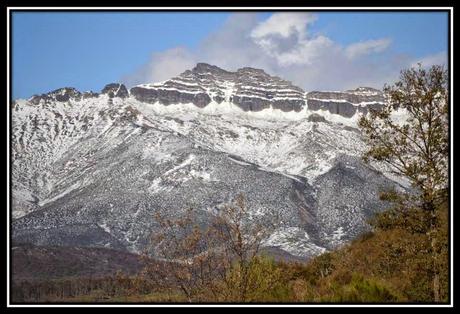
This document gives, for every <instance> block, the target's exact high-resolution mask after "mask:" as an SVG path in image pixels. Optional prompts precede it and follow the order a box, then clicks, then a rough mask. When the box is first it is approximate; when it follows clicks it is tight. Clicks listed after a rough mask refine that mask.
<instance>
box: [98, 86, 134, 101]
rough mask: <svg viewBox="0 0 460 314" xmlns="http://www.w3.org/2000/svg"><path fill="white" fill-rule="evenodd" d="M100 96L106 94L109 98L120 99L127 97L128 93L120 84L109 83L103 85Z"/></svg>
mask: <svg viewBox="0 0 460 314" xmlns="http://www.w3.org/2000/svg"><path fill="white" fill-rule="evenodd" d="M101 94H107V95H109V97H111V98H113V97H120V98H126V97H129V92H128V90H127V89H126V86H125V85H123V84H120V83H110V84H107V85H105V87H104V88H103V89H102V91H101Z"/></svg>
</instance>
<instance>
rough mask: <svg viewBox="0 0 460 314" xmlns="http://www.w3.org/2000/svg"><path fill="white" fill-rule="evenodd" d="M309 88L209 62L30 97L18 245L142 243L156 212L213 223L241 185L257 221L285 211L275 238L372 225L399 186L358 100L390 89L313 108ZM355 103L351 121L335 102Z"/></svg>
mask: <svg viewBox="0 0 460 314" xmlns="http://www.w3.org/2000/svg"><path fill="white" fill-rule="evenodd" d="M308 95H309V94H308V93H305V92H303V91H302V90H301V89H300V88H298V87H295V86H293V85H292V84H291V83H289V82H287V81H284V80H282V79H280V78H277V77H272V76H269V75H268V74H266V73H265V72H264V71H262V70H257V69H251V68H243V69H240V70H238V71H236V72H228V71H225V70H222V69H219V68H217V67H214V66H210V65H206V64H198V65H197V67H195V68H194V69H192V70H190V71H186V72H184V73H183V74H181V75H180V76H179V77H178V78H174V79H172V80H169V81H166V82H163V83H159V84H150V85H141V86H138V87H134V88H132V89H130V90H129V91H128V90H127V89H126V88H125V87H124V86H123V85H121V84H116V83H115V84H109V85H107V86H106V87H105V88H104V89H103V91H102V92H101V93H100V94H96V93H90V92H87V93H80V92H78V91H76V90H75V89H72V88H63V89H59V90H57V91H54V92H51V93H49V94H45V95H40V96H34V97H32V98H31V99H29V100H27V101H26V100H19V101H17V102H15V103H14V105H13V107H12V118H13V119H12V146H11V147H12V152H13V160H12V172H13V180H12V183H13V217H14V218H15V219H14V221H13V241H14V242H17V243H33V244H36V245H61V246H79V245H80V246H89V247H108V248H114V249H121V250H127V251H131V252H139V251H142V250H143V249H144V248H145V247H146V244H147V242H148V241H149V235H150V233H151V232H152V231H154V230H155V228H156V227H157V226H156V224H155V221H154V219H153V215H154V213H156V212H162V213H167V214H168V215H171V216H177V215H179V214H180V213H181V212H182V211H183V210H185V209H187V208H189V207H191V208H193V209H195V210H196V211H197V212H198V214H199V216H200V217H201V218H200V221H202V222H203V223H206V221H207V220H208V219H210V217H211V215H212V212H213V210H215V209H217V208H220V206H222V205H223V204H226V203H229V202H231V201H232V200H233V199H234V197H235V196H236V195H237V194H239V193H243V194H244V195H245V197H246V199H247V206H248V208H249V209H250V211H251V212H250V216H251V217H252V218H253V219H262V218H269V217H270V216H276V217H281V221H280V226H279V228H278V229H277V230H274V232H273V234H272V235H271V236H270V237H269V238H268V239H267V240H266V242H265V245H266V246H267V247H273V248H277V249H281V250H284V251H285V252H287V253H289V254H292V255H295V256H302V257H309V256H313V255H317V254H319V253H321V252H323V251H324V250H329V249H332V248H334V247H336V246H337V245H340V244H341V243H344V241H348V240H350V239H352V238H353V237H355V236H356V235H358V234H359V233H361V232H363V231H364V230H367V228H368V226H367V224H366V219H367V218H369V217H370V216H372V214H373V213H374V212H375V211H378V210H380V209H382V208H383V206H384V204H383V203H382V202H381V201H380V200H379V199H378V191H380V190H381V189H382V188H390V187H392V186H395V184H396V183H395V182H393V181H391V180H389V179H388V178H387V177H385V176H384V175H382V173H380V172H379V171H377V170H375V169H373V168H370V167H368V166H366V165H363V164H362V162H361V161H360V158H359V155H360V154H361V152H362V151H363V149H364V144H363V142H362V140H361V138H360V134H359V131H358V130H357V129H356V127H355V123H356V120H357V118H358V117H359V114H360V113H362V112H363V109H359V108H367V106H368V105H370V104H372V105H374V106H377V105H378V104H379V102H381V101H383V100H382V99H383V98H381V93H380V92H378V91H372V90H370V89H368V88H364V89H357V90H356V91H347V92H345V93H343V95H342V94H340V96H337V95H335V94H334V95H335V96H334V95H333V96H334V97H336V99H333V100H330V99H329V98H328V97H332V96H331V95H329V94H326V95H322V94H318V93H316V94H315V95H316V96H315V99H319V98H321V99H322V100H325V99H326V100H327V101H323V102H324V103H325V105H324V106H323V107H321V108H318V106H316V107H315V105H312V108H313V109H311V108H310V100H311V99H309V97H308ZM322 100H320V101H322ZM316 101H317V102H318V100H316ZM328 104H329V105H328ZM344 104H345V106H347V105H346V104H350V105H351V106H353V107H354V108H357V109H356V111H355V112H354V113H353V115H352V116H350V111H349V110H348V109H347V110H345V111H343V113H342V111H341V109H340V110H338V111H337V110H335V109H336V108H337V106H339V107H340V108H342V107H341V106H342V105H344ZM328 106H329V107H328ZM251 217H248V218H251Z"/></svg>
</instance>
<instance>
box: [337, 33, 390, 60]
mask: <svg viewBox="0 0 460 314" xmlns="http://www.w3.org/2000/svg"><path fill="white" fill-rule="evenodd" d="M390 44H391V39H389V38H382V39H376V40H367V41H362V42H358V43H354V44H351V45H349V46H347V48H346V49H345V54H346V56H347V57H348V58H350V59H354V58H356V57H359V56H362V55H368V54H370V53H376V52H382V51H384V50H385V49H386V48H388V46H389V45H390Z"/></svg>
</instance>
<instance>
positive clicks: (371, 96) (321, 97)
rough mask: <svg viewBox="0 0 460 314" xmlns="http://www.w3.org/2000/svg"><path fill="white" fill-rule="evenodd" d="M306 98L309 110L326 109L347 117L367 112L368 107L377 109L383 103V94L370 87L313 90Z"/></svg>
mask: <svg viewBox="0 0 460 314" xmlns="http://www.w3.org/2000/svg"><path fill="white" fill-rule="evenodd" d="M306 99H307V103H308V108H309V109H310V110H327V111H329V112H330V113H333V114H338V115H341V116H343V117H347V118H350V117H352V116H354V115H355V114H356V113H357V112H359V113H363V114H367V112H368V110H369V108H371V109H377V110H378V109H379V108H381V107H382V105H383V104H384V103H385V96H384V94H383V93H382V92H381V91H379V90H377V89H374V88H370V87H359V88H357V89H355V90H348V91H344V92H318V91H313V92H310V93H308V94H307V96H306Z"/></svg>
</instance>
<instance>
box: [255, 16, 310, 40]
mask: <svg viewBox="0 0 460 314" xmlns="http://www.w3.org/2000/svg"><path fill="white" fill-rule="evenodd" d="M316 19H317V17H316V16H315V15H313V14H311V13H275V14H273V15H272V16H270V17H269V18H268V19H267V20H265V21H263V22H260V23H259V24H258V25H257V26H256V27H255V28H254V29H253V30H252V31H251V37H253V38H264V37H267V36H273V35H279V36H281V37H285V38H286V37H289V36H291V35H292V34H294V33H298V34H302V35H305V32H306V26H307V25H308V24H312V23H314V22H315V21H316Z"/></svg>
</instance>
